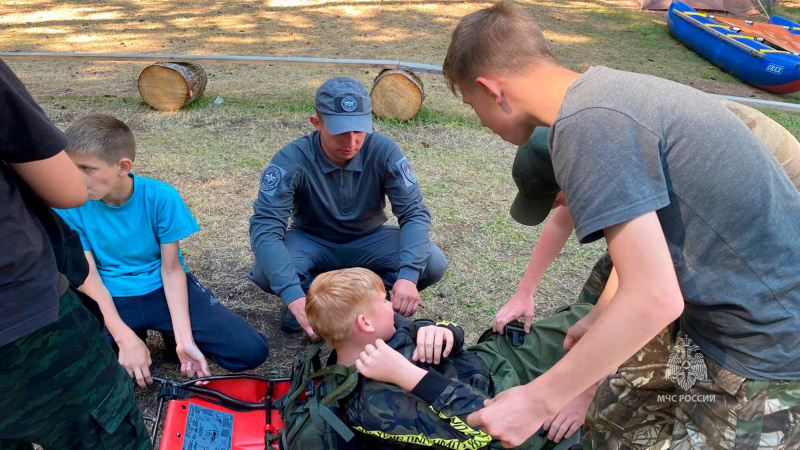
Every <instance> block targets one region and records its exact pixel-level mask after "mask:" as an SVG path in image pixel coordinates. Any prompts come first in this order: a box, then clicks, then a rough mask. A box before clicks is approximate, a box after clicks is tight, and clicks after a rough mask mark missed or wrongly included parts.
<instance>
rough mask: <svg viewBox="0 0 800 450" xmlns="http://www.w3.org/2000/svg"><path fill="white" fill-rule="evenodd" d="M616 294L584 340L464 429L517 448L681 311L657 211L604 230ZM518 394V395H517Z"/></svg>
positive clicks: (505, 394) (472, 418)
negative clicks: (616, 283) (475, 429)
mask: <svg viewBox="0 0 800 450" xmlns="http://www.w3.org/2000/svg"><path fill="white" fill-rule="evenodd" d="M605 235H606V239H607V241H608V244H609V251H610V252H611V258H612V259H613V261H614V264H615V266H616V268H617V273H618V275H619V289H618V290H617V293H616V295H614V297H613V299H612V300H611V302H610V303H609V304H608V306H607V307H606V311H605V313H604V314H602V315H601V316H600V317H599V318H598V319H597V322H595V324H594V326H592V327H591V328H590V329H589V331H588V332H587V333H586V335H585V336H584V338H583V339H581V340H580V341H579V342H578V343H577V344H576V345H575V346H574V348H572V350H570V351H569V353H567V355H566V356H564V358H562V359H561V361H559V362H558V363H557V364H556V365H555V366H553V368H551V369H550V370H549V371H547V372H546V373H544V374H543V375H542V376H540V377H539V378H537V379H536V380H534V381H533V382H531V383H529V384H527V385H524V386H519V387H516V388H512V389H509V390H508V391H505V392H503V393H501V394H500V395H498V396H497V397H495V398H494V399H493V400H491V401H489V402H487V405H488V406H487V408H485V409H483V410H481V411H478V412H477V413H473V414H472V415H470V419H469V424H470V425H473V426H474V425H477V426H480V427H481V429H483V430H484V431H486V432H488V433H489V434H491V435H492V436H494V437H496V438H498V439H500V440H501V441H502V442H503V445H506V446H518V445H520V444H522V443H523V442H524V441H525V439H527V438H528V437H530V436H531V435H532V434H533V433H534V432H535V431H536V430H537V429H538V428H539V427H540V426H541V425H542V423H543V422H544V421H545V420H546V419H547V418H548V417H549V416H551V415H553V414H555V413H557V412H558V411H560V410H561V409H562V408H563V407H564V405H566V404H567V403H568V402H569V401H570V400H572V399H573V398H575V397H576V396H578V395H579V394H580V393H581V392H583V391H585V390H586V389H587V388H589V387H590V386H591V385H593V384H594V383H596V382H597V381H599V380H600V379H601V378H603V377H604V376H606V375H607V374H608V373H610V372H612V371H614V370H616V368H617V367H618V366H619V365H620V364H622V363H623V362H624V361H625V360H626V359H627V358H629V357H630V356H631V355H633V354H634V353H635V352H636V351H637V350H639V349H640V348H642V347H643V346H644V345H645V344H646V343H647V342H648V341H649V340H650V339H652V338H653V336H655V335H656V334H657V333H658V332H659V331H661V330H662V329H663V328H664V327H666V326H667V325H669V324H670V323H671V322H672V321H674V320H675V319H676V318H678V317H679V316H680V314H681V313H682V312H683V297H682V295H681V292H680V287H679V285H678V280H677V277H676V275H675V269H674V267H673V265H672V259H671V257H670V254H669V250H668V248H667V243H666V239H665V238H664V233H663V231H662V230H661V225H660V223H659V221H658V216H657V215H656V213H655V212H650V213H648V214H645V215H643V216H640V217H637V218H636V219H633V220H630V221H627V222H625V223H622V224H619V225H615V226H612V227H609V228H607V229H606V230H605ZM515 391H516V392H515Z"/></svg>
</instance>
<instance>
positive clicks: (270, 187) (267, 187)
mask: <svg viewBox="0 0 800 450" xmlns="http://www.w3.org/2000/svg"><path fill="white" fill-rule="evenodd" d="M284 175H286V171H285V170H283V169H281V168H280V167H278V166H276V165H275V164H270V165H269V166H267V168H266V169H265V170H264V172H263V173H262V174H261V192H263V193H265V194H267V195H268V196H270V197H272V196H273V195H275V191H276V190H277V189H278V185H279V184H280V182H281V179H283V176H284Z"/></svg>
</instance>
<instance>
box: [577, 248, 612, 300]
mask: <svg viewBox="0 0 800 450" xmlns="http://www.w3.org/2000/svg"><path fill="white" fill-rule="evenodd" d="M613 268H614V264H613V263H612V262H611V255H609V254H608V250H606V252H605V253H603V256H601V257H600V259H598V260H597V263H595V265H594V267H593V268H592V272H591V273H590V274H589V278H587V279H586V283H584V285H583V289H581V293H580V294H579V295H578V303H591V304H593V305H596V304H597V300H598V299H600V294H602V293H603V289H605V288H606V283H607V282H608V277H609V276H610V275H611V269H613Z"/></svg>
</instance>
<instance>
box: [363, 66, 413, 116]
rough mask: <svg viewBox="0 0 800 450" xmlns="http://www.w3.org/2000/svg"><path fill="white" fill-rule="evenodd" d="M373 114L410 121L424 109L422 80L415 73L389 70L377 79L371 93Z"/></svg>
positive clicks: (380, 74)
mask: <svg viewBox="0 0 800 450" xmlns="http://www.w3.org/2000/svg"><path fill="white" fill-rule="evenodd" d="M370 98H371V99H372V112H374V113H375V115H376V116H378V117H381V118H384V119H399V120H409V119H411V118H412V117H414V116H415V115H416V114H417V113H418V112H419V109H420V108H421V107H422V100H424V99H425V94H424V92H423V88H422V80H420V79H419V77H417V76H416V75H415V74H414V73H413V72H408V71H405V70H397V69H387V70H384V71H383V72H381V73H379V74H378V76H377V77H375V85H374V86H373V87H372V92H371V93H370Z"/></svg>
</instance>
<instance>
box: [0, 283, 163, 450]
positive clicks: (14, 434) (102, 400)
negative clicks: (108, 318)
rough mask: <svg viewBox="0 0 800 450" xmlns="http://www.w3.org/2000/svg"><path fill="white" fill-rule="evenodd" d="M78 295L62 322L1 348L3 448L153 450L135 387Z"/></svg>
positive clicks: (69, 296) (71, 294)
mask: <svg viewBox="0 0 800 450" xmlns="http://www.w3.org/2000/svg"><path fill="white" fill-rule="evenodd" d="M101 330H102V328H101V326H100V323H98V321H97V319H96V318H95V317H94V316H93V315H92V314H91V313H90V312H89V311H88V310H87V309H86V308H85V307H84V306H83V304H82V303H81V300H80V298H79V297H78V294H77V293H76V292H75V291H72V290H71V289H70V290H68V291H67V293H65V294H64V296H63V297H61V304H60V307H59V312H58V320H57V321H55V322H53V323H51V324H49V325H47V326H45V327H43V328H41V329H39V330H37V331H34V332H33V333H31V334H29V335H27V336H25V337H22V338H20V339H18V340H16V341H14V342H12V343H10V344H6V345H4V346H0V361H2V364H0V394H1V395H0V411H2V415H0V449H2V450H22V449H31V442H34V443H37V444H39V445H41V446H42V447H43V448H44V449H45V450H49V449H56V450H62V449H90V450H93V449H121V450H122V449H124V450H128V449H134V450H144V449H149V448H150V447H151V445H150V438H149V436H148V434H147V429H146V428H145V426H144V423H143V422H142V416H141V414H139V410H138V409H137V408H136V404H135V401H134V397H133V384H132V382H131V379H130V377H128V374H126V373H125V371H124V370H123V369H122V366H120V365H119V363H117V360H116V357H115V356H114V352H113V351H112V350H111V346H110V345H108V342H107V341H106V339H105V338H104V337H103V334H102V332H101Z"/></svg>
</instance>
